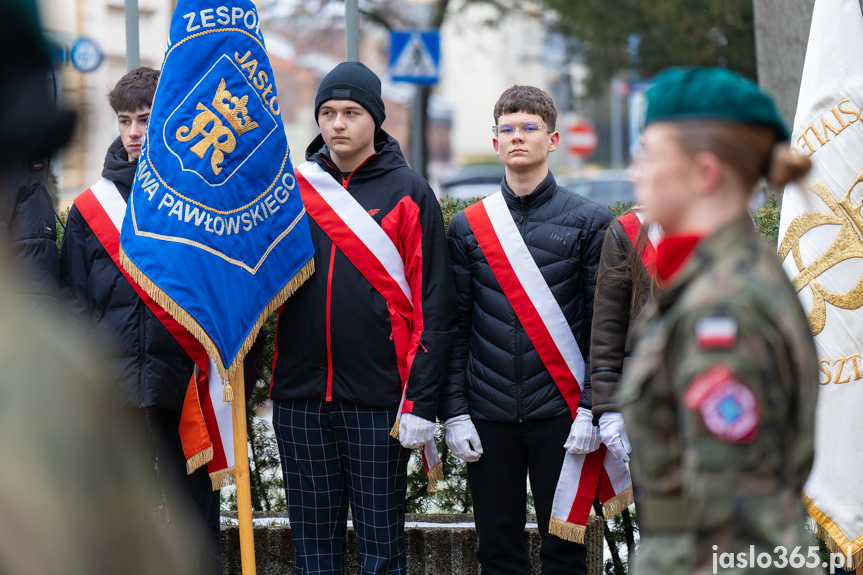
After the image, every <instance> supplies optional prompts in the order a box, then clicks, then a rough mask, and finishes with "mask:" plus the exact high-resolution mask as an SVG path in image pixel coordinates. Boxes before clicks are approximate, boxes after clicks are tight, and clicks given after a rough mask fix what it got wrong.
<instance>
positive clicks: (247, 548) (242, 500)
mask: <svg viewBox="0 0 863 575" xmlns="http://www.w3.org/2000/svg"><path fill="white" fill-rule="evenodd" d="M231 387H232V388H233V392H234V401H232V402H231V411H232V413H233V416H234V425H233V427H234V473H235V476H236V479H237V516H238V518H239V521H240V559H241V562H242V568H243V575H255V539H254V528H253V525H252V491H251V484H250V483H249V437H248V434H247V432H246V382H245V377H244V374H243V363H242V362H241V363H240V369H238V370H237V373H236V374H235V375H234V380H233V381H232V382H231Z"/></svg>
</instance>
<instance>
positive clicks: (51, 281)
mask: <svg viewBox="0 0 863 575" xmlns="http://www.w3.org/2000/svg"><path fill="white" fill-rule="evenodd" d="M0 250H4V251H5V252H6V253H4V254H3V256H4V257H8V259H9V261H10V262H11V266H12V273H13V274H14V277H15V280H16V287H17V288H18V290H20V292H21V294H22V295H23V296H25V298H26V300H25V301H26V302H27V303H26V305H28V306H31V307H39V308H52V307H53V306H56V304H57V292H58V281H59V274H60V254H59V253H58V252H57V228H56V224H55V219H54V207H53V204H52V200H51V196H50V195H49V194H48V190H46V189H45V186H43V185H42V183H41V182H40V181H39V180H38V179H36V178H35V177H34V176H32V175H31V174H30V173H29V172H27V171H25V170H23V169H15V170H12V171H10V173H8V174H6V176H5V177H4V178H3V179H2V181H0ZM51 311H52V312H53V311H54V310H53V309H51Z"/></svg>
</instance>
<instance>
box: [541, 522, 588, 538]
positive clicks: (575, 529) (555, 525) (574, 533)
mask: <svg viewBox="0 0 863 575" xmlns="http://www.w3.org/2000/svg"><path fill="white" fill-rule="evenodd" d="M586 531H587V526H585V525H576V524H575V523H570V522H569V521H564V520H563V519H558V518H557V517H554V516H552V518H551V521H550V522H549V524H548V532H549V533H550V534H551V535H554V536H556V537H560V538H561V539H564V540H566V541H572V542H573V543H581V544H584V534H585V532H586Z"/></svg>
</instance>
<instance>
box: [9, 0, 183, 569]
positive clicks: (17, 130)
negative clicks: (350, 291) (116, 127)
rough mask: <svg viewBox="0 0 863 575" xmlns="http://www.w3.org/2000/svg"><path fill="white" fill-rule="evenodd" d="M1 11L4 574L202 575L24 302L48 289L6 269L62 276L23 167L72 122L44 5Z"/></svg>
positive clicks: (130, 434)
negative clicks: (58, 84)
mask: <svg viewBox="0 0 863 575" xmlns="http://www.w3.org/2000/svg"><path fill="white" fill-rule="evenodd" d="M0 12H2V13H3V14H4V15H5V16H6V17H7V20H6V21H7V22H14V23H15V25H14V26H7V27H6V29H5V30H4V34H3V35H0V46H2V47H3V48H5V50H4V53H6V54H15V57H14V58H8V59H5V60H4V61H3V62H2V64H0V95H2V97H3V101H4V102H6V103H7V105H6V106H4V107H3V108H2V109H0V196H2V198H3V202H4V203H3V204H2V205H3V208H0V209H12V208H11V206H16V207H15V208H14V209H15V210H16V212H15V213H14V214H9V213H5V214H3V216H7V217H9V218H10V219H11V222H12V223H11V224H10V227H9V229H10V230H12V233H11V234H10V237H11V238H13V239H12V240H11V244H10V247H11V254H10V253H9V250H6V249H0V374H2V377H0V429H2V430H3V433H2V434H0V453H2V454H3V464H2V465H0V485H2V489H0V573H15V574H16V575H54V574H61V573H62V574H64V575H85V574H86V575H94V574H98V575H114V574H117V573H125V574H130V575H156V574H161V573H189V574H195V573H197V571H196V569H195V567H194V564H193V563H191V562H190V561H189V560H188V559H187V555H186V554H185V553H184V549H183V547H184V545H185V540H184V539H183V538H182V537H177V536H174V535H171V534H170V533H169V531H168V530H167V529H165V526H164V523H163V522H162V521H160V520H159V519H158V518H157V517H156V516H155V515H153V513H152V506H151V505H150V504H149V497H148V496H149V494H150V486H149V484H150V482H149V481H148V477H149V471H148V469H147V468H146V466H144V465H141V461H140V459H139V457H138V453H139V452H141V451H142V450H145V449H146V447H145V444H144V442H143V440H142V438H141V437H140V436H138V435H136V434H135V432H134V431H133V430H132V429H130V428H129V426H128V423H129V422H128V421H126V420H125V418H123V417H122V415H120V414H118V413H116V410H115V408H114V407H113V406H111V405H109V402H108V401H107V397H106V395H107V394H106V387H105V385H104V382H103V380H102V379H101V378H99V377H98V375H97V371H98V369H97V367H96V362H95V360H94V359H93V358H92V356H91V355H90V352H89V350H88V349H85V348H84V347H82V345H83V342H82V341H76V340H75V338H74V334H72V333H68V332H67V331H65V329H64V327H63V322H62V321H61V319H60V318H59V317H58V316H57V314H54V315H50V314H48V313H47V311H48V310H47V309H44V308H42V306H36V307H38V308H40V309H35V310H34V309H32V307H33V306H32V304H33V299H34V298H32V297H29V296H31V295H35V294H36V293H42V292H43V291H44V290H40V289H38V285H37V289H36V290H32V289H29V290H28V289H27V288H23V289H25V290H26V294H24V295H22V294H21V290H22V283H21V282H20V281H18V282H17V283H16V284H15V285H11V283H10V282H11V280H12V279H15V280H20V273H19V271H13V270H12V269H11V268H10V265H13V264H12V262H11V261H10V260H11V259H14V260H17V261H18V262H19V263H20V262H22V261H24V262H30V263H31V264H32V263H33V262H34V261H35V262H40V261H44V262H49V264H48V265H46V266H42V265H36V266H33V267H32V268H31V271H32V272H34V274H33V275H32V276H30V277H31V278H34V279H36V280H37V282H38V281H39V280H45V279H46V278H47V277H48V276H49V275H51V271H50V269H53V266H54V265H55V263H56V259H54V258H52V254H51V252H50V250H49V248H50V249H53V250H54V254H53V255H54V256H55V257H56V246H55V245H53V244H52V243H50V242H49V241H48V239H47V236H48V235H49V234H48V233H47V230H46V229H45V227H46V226H45V224H44V222H43V221H42V220H44V219H45V218H48V217H50V218H51V220H50V221H51V224H52V228H53V210H51V205H50V200H46V198H45V197H44V196H45V195H46V194H43V193H42V192H43V191H44V188H43V189H42V190H37V189H36V188H35V185H33V184H32V182H29V183H28V181H27V180H29V178H22V177H21V167H20V165H21V163H22V162H25V161H26V160H28V159H29V158H33V157H47V156H48V155H50V154H51V153H52V152H53V151H54V150H55V149H56V148H57V147H59V146H60V145H62V144H63V143H64V142H65V141H66V140H67V139H68V138H69V136H70V134H71V130H72V123H73V120H74V117H73V115H72V114H71V113H68V112H62V111H59V110H57V109H56V107H55V106H54V104H53V103H52V102H51V99H50V98H48V94H49V91H48V81H47V72H48V66H49V65H50V63H49V61H48V58H47V56H46V52H45V49H44V45H43V42H42V38H41V32H40V27H39V19H38V13H37V9H36V3H35V2H32V1H27V0H19V1H9V0H0ZM22 180H23V187H22ZM6 202H8V203H6ZM30 202H33V203H32V204H31V203H30ZM22 205H23V206H30V205H34V206H36V207H34V208H33V209H30V208H29V207H27V208H25V209H23V211H22V208H21V206H22ZM46 208H47V209H46ZM49 210H50V216H49V215H48V214H49ZM22 213H23V216H22ZM4 221H6V222H8V221H10V220H9V219H7V220H4ZM16 230H19V231H20V232H21V233H20V234H18V233H16ZM7 233H8V232H7ZM16 239H17V240H19V241H15V240H16ZM31 240H32V241H31ZM4 248H5V246H4ZM42 256H44V258H43V257H42ZM51 262H53V263H51ZM40 270H41V271H40ZM53 273H54V276H55V277H56V271H55V272H53ZM48 299H53V298H48Z"/></svg>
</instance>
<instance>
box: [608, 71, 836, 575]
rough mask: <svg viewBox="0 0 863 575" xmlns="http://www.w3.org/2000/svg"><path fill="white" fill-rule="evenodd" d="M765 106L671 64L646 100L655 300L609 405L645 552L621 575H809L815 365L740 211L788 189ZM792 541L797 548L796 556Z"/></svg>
mask: <svg viewBox="0 0 863 575" xmlns="http://www.w3.org/2000/svg"><path fill="white" fill-rule="evenodd" d="M788 138H789V134H788V131H787V129H786V127H785V125H784V123H783V122H782V120H781V118H780V116H779V114H778V112H777V110H776V107H775V105H774V103H773V101H772V100H771V99H770V98H769V97H768V96H767V95H765V94H764V93H763V92H762V91H761V90H759V88H758V86H757V85H756V84H754V83H753V82H751V81H749V80H746V79H744V78H742V77H740V76H738V75H737V74H735V73H733V72H730V71H727V70H723V69H704V68H674V69H669V70H667V71H665V72H663V73H661V74H660V75H658V76H657V77H656V78H655V84H654V86H653V87H652V88H651V89H650V90H649V91H648V93H647V111H646V126H645V129H644V132H643V140H642V146H643V148H642V152H641V153H640V155H639V157H638V158H637V160H636V162H635V165H634V167H633V176H632V177H633V181H634V184H635V191H636V196H637V198H638V201H639V202H640V203H642V204H643V206H644V209H645V211H646V217H647V219H648V220H649V221H652V222H655V223H658V224H659V225H660V226H662V228H663V230H664V231H665V236H664V239H663V240H662V242H661V243H660V244H659V245H658V247H657V259H656V274H657V279H658V281H659V282H660V285H661V286H662V291H661V292H660V293H659V294H658V295H657V297H656V298H655V301H653V302H652V303H650V304H649V305H648V307H647V308H646V309H645V311H644V313H643V315H642V319H641V321H640V322H639V324H638V325H637V326H636V327H635V328H634V338H635V341H636V342H637V344H636V347H635V351H634V355H633V358H632V361H631V364H629V365H628V366H627V368H628V369H627V370H626V371H625V372H624V374H623V379H622V381H621V383H620V388H619V390H618V395H617V400H618V402H619V404H620V405H621V408H622V413H623V418H624V421H625V422H626V427H627V430H628V433H629V438H630V440H631V445H632V453H631V469H632V476H633V484H634V485H635V504H636V509H637V511H638V521H639V527H640V533H641V545H640V548H639V550H638V552H637V553H636V555H635V559H634V564H633V565H632V570H631V571H630V573H637V574H638V575H646V574H651V575H653V574H656V575H673V574H677V573H680V574H684V573H685V574H687V575H689V574H702V573H723V574H731V573H734V574H740V573H758V574H760V575H764V574H767V573H814V572H816V571H815V569H814V567H815V566H816V565H817V566H819V568H820V563H821V560H820V559H819V558H818V556H817V550H818V549H817V543H816V542H815V539H814V537H812V536H810V535H808V534H807V532H806V530H805V526H804V525H805V523H804V509H803V504H802V501H801V491H802V488H803V484H804V482H805V481H806V478H807V476H808V475H809V470H810V467H811V464H812V457H813V440H814V422H815V398H816V392H817V388H818V385H817V382H818V377H817V375H818V362H817V358H816V354H815V347H814V343H813V340H812V335H811V333H810V330H809V325H808V323H807V321H806V317H805V316H804V313H803V310H802V309H801V306H800V303H799V301H798V299H797V296H796V294H795V292H794V289H792V287H791V284H790V283H789V281H788V278H787V277H786V276H785V273H784V272H783V271H782V268H781V267H780V264H779V261H778V259H777V257H776V254H775V248H773V247H771V246H768V245H765V244H763V243H762V242H761V241H760V240H759V238H758V237H757V235H756V232H755V228H754V225H753V222H752V219H751V217H750V215H749V213H748V210H747V205H748V201H749V199H750V196H751V194H752V190H753V188H754V187H755V185H756V183H757V182H758V181H759V180H760V179H761V178H762V177H766V178H767V179H768V180H769V181H770V182H771V183H773V184H775V185H779V186H781V185H784V184H785V183H787V182H789V181H791V180H795V179H798V178H800V177H802V176H803V175H805V174H806V172H807V171H808V170H809V166H810V164H809V161H808V160H807V159H805V158H803V157H802V156H801V155H799V154H796V153H794V152H792V151H791V150H790V149H789V144H788V142H787V140H788ZM798 546H799V547H798Z"/></svg>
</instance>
